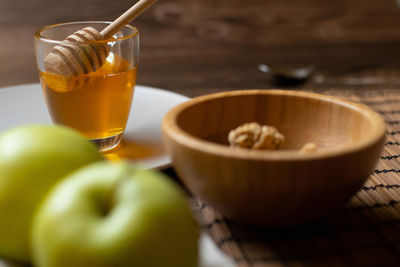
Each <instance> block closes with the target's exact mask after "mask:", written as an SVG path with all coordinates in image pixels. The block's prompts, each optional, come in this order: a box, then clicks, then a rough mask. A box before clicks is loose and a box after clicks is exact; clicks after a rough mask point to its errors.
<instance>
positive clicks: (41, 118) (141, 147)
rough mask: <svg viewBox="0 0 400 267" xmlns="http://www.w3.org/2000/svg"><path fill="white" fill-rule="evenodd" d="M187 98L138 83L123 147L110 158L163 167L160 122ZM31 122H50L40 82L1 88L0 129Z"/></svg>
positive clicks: (165, 161)
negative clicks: (169, 111) (120, 158)
mask: <svg viewBox="0 0 400 267" xmlns="http://www.w3.org/2000/svg"><path fill="white" fill-rule="evenodd" d="M186 100H188V98H187V97H185V96H183V95H179V94H175V93H172V92H168V91H165V90H161V89H156V88H152V87H147V86H141V85H137V86H136V89H135V95H134V100H133V105H132V109H131V113H130V116H129V120H128V124H127V127H126V131H125V134H124V138H123V142H122V146H121V149H119V150H117V151H116V152H115V153H111V154H110V155H109V156H110V157H122V158H126V159H129V160H131V161H134V162H138V163H141V164H143V165H144V166H146V167H148V168H157V169H161V168H164V167H167V166H168V165H170V163H171V160H170V158H169V157H168V156H167V154H166V152H165V150H164V149H163V146H162V135H161V121H162V118H163V117H164V115H165V114H166V113H167V112H168V110H170V109H171V108H172V107H174V106H176V105H177V104H180V103H182V102H184V101H186ZM30 123H42V124H43V123H44V124H51V123H52V122H51V119H50V116H49V114H48V112H47V108H46V104H45V101H44V98H43V94H42V89H41V87H40V84H38V83H33V84H25V85H18V86H11V87H4V88H0V132H1V131H4V130H6V129H8V128H11V127H14V126H17V125H22V124H30Z"/></svg>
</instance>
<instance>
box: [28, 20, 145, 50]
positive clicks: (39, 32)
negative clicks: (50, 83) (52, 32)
mask: <svg viewBox="0 0 400 267" xmlns="http://www.w3.org/2000/svg"><path fill="white" fill-rule="evenodd" d="M111 23H112V21H100V20H99V21H97V20H96V21H95V20H94V21H73V22H62V23H56V24H51V25H48V26H44V27H42V28H40V29H38V30H36V32H35V35H34V36H35V38H36V39H38V40H40V41H43V42H47V43H53V44H61V43H62V42H63V41H64V40H56V39H52V38H47V37H44V36H43V35H42V33H43V32H44V31H45V30H47V29H51V28H55V27H58V26H63V25H74V24H108V25H109V24H111ZM125 27H126V28H129V29H131V30H132V31H133V32H132V33H131V34H128V35H125V36H121V37H118V38H109V39H106V40H95V41H88V42H85V43H87V44H89V43H109V42H115V41H120V40H127V39H131V38H133V37H135V36H137V35H138V34H139V30H138V29H137V28H136V27H135V26H132V25H130V24H126V25H125V26H124V27H123V28H125ZM71 34H73V33H71Z"/></svg>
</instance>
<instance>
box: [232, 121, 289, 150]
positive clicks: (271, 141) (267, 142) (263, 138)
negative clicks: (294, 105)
mask: <svg viewBox="0 0 400 267" xmlns="http://www.w3.org/2000/svg"><path fill="white" fill-rule="evenodd" d="M228 141H229V144H230V146H231V147H242V148H250V149H271V150H275V149H279V148H280V147H281V146H282V144H283V142H284V141H285V137H284V136H283V135H282V134H281V133H280V132H279V131H278V130H277V129H276V128H275V127H272V126H267V125H260V124H258V123H257V122H251V123H245V124H243V125H241V126H239V127H237V128H236V129H233V130H231V131H230V132H229V135H228Z"/></svg>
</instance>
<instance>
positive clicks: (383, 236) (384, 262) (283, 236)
mask: <svg viewBox="0 0 400 267" xmlns="http://www.w3.org/2000/svg"><path fill="white" fill-rule="evenodd" d="M326 93H327V94H331V95H332V94H336V95H337V94H338V92H337V91H331V92H326ZM340 94H341V96H344V97H345V98H348V99H351V100H353V101H358V102H361V103H364V104H366V105H368V106H370V107H372V108H373V109H374V110H375V111H377V112H379V113H380V114H382V115H383V116H384V118H385V120H386V124H387V140H386V143H385V145H384V149H383V151H382V155H381V158H380V160H379V162H378V164H377V166H376V168H375V170H374V171H373V173H372V174H371V176H370V178H369V179H368V181H367V182H366V183H365V185H364V186H363V187H362V189H361V190H360V191H359V192H358V193H357V194H356V195H355V196H354V197H353V198H352V199H351V200H350V201H349V202H348V203H347V204H346V205H345V206H344V207H343V208H342V209H341V210H339V211H338V212H335V213H334V214H331V215H330V216H329V217H327V218H324V219H321V220H319V221H317V222H314V223H312V224H308V225H305V226H300V227H293V228H286V229H280V230H277V229H269V228H262V227H244V226H241V225H238V224H236V223H234V222H232V221H230V220H227V219H225V218H223V217H222V216H221V215H220V214H219V213H218V212H216V211H215V210H214V209H212V208H211V207H208V206H206V205H204V204H203V203H201V202H200V201H199V200H195V208H196V210H197V211H198V214H199V219H200V221H201V223H202V227H203V228H204V229H205V230H206V231H208V232H209V234H210V235H211V237H212V238H213V240H214V241H215V243H216V244H217V245H218V246H219V247H220V248H221V249H222V250H223V251H224V252H225V253H226V254H227V255H229V256H230V257H232V258H233V259H234V260H235V261H236V262H237V264H238V266H400V92H396V91H385V90H382V91H375V92H368V93H363V94H360V93H358V94H357V93H354V92H344V91H342V92H341V93H340Z"/></svg>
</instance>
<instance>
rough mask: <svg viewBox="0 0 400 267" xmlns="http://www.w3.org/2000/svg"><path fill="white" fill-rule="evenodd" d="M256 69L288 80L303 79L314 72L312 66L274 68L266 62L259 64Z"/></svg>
mask: <svg viewBox="0 0 400 267" xmlns="http://www.w3.org/2000/svg"><path fill="white" fill-rule="evenodd" d="M258 69H259V70H260V71H262V72H265V73H269V74H272V75H276V76H277V77H280V78H285V79H290V80H305V79H307V78H308V77H310V76H311V74H312V73H313V72H314V66H305V67H300V68H275V67H271V66H268V65H266V64H259V65H258Z"/></svg>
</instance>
